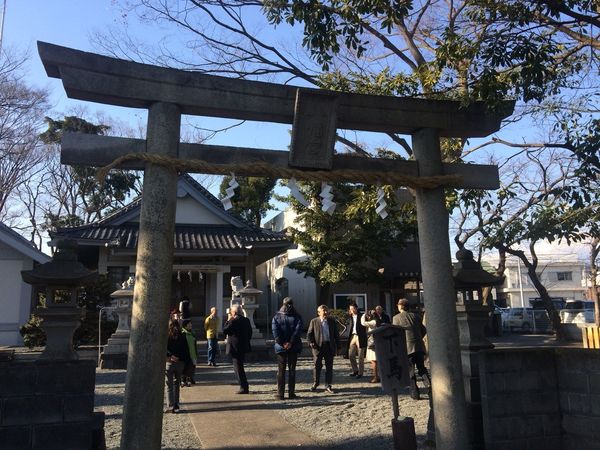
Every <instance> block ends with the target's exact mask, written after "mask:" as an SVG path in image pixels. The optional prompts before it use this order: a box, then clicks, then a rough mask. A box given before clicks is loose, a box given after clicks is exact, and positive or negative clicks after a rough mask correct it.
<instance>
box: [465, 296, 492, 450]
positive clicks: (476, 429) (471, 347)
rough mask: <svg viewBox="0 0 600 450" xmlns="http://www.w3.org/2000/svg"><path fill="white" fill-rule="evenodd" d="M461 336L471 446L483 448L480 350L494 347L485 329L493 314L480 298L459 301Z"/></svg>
mask: <svg viewBox="0 0 600 450" xmlns="http://www.w3.org/2000/svg"><path fill="white" fill-rule="evenodd" d="M456 314H457V319H458V329H459V338H460V355H461V361H462V371H463V381H464V386H465V399H466V401H467V417H468V419H469V422H470V424H471V427H472V428H471V439H470V442H471V448H483V441H484V437H483V416H482V410H481V383H480V378H479V355H478V353H479V351H480V350H489V349H492V348H494V345H493V344H492V343H491V342H490V341H489V340H488V339H487V338H486V337H485V333H484V329H485V326H486V324H487V323H488V322H489V318H490V307H489V306H488V305H482V304H480V303H477V302H465V303H464V304H458V305H456Z"/></svg>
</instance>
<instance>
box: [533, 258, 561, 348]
mask: <svg viewBox="0 0 600 450" xmlns="http://www.w3.org/2000/svg"><path fill="white" fill-rule="evenodd" d="M525 265H526V267H527V274H528V275H529V279H530V280H531V282H532V283H533V286H534V287H535V289H536V290H537V291H538V293H539V294H540V298H541V299H542V303H543V304H544V309H545V310H546V312H547V313H548V317H549V318H550V322H551V323H552V328H553V329H554V332H555V333H556V339H558V340H561V341H562V340H564V339H565V336H564V333H563V331H562V328H561V326H560V324H561V322H560V315H559V314H558V311H557V310H556V308H555V307H554V303H552V299H551V298H550V294H548V291H547V290H546V287H545V286H544V285H543V284H542V282H541V281H540V279H539V277H538V275H537V273H536V272H535V266H532V265H531V264H528V263H525Z"/></svg>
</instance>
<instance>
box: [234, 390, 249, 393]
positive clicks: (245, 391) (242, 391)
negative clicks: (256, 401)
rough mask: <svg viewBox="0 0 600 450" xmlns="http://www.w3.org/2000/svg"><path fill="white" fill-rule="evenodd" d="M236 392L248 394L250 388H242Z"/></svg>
mask: <svg viewBox="0 0 600 450" xmlns="http://www.w3.org/2000/svg"><path fill="white" fill-rule="evenodd" d="M235 393H236V394H248V393H249V391H248V389H240V390H239V391H236V392H235Z"/></svg>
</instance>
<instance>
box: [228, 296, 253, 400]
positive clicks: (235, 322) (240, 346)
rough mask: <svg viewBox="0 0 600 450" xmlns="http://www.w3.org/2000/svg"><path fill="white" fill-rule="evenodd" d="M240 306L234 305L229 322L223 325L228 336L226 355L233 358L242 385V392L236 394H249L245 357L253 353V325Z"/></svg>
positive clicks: (230, 310)
mask: <svg viewBox="0 0 600 450" xmlns="http://www.w3.org/2000/svg"><path fill="white" fill-rule="evenodd" d="M239 310H240V306H239V305H233V306H232V307H231V308H230V309H229V315H228V318H227V322H225V324H224V325H223V333H224V334H225V335H226V336H227V346H226V347H225V349H226V353H227V354H228V355H230V356H231V361H232V363H233V371H234V372H235V376H236V377H237V379H238V381H239V383H240V390H239V391H237V392H236V394H247V393H248V392H249V391H248V379H247V378H246V372H245V370H244V357H245V356H246V353H247V352H250V351H252V349H251V347H250V339H252V325H250V321H249V320H248V319H247V318H245V317H244V316H242V315H241V314H240V311H239Z"/></svg>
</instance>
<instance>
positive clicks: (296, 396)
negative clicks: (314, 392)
mask: <svg viewBox="0 0 600 450" xmlns="http://www.w3.org/2000/svg"><path fill="white" fill-rule="evenodd" d="M288 398H289V399H290V400H295V399H297V398H300V396H298V395H296V394H290V395H288Z"/></svg>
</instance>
